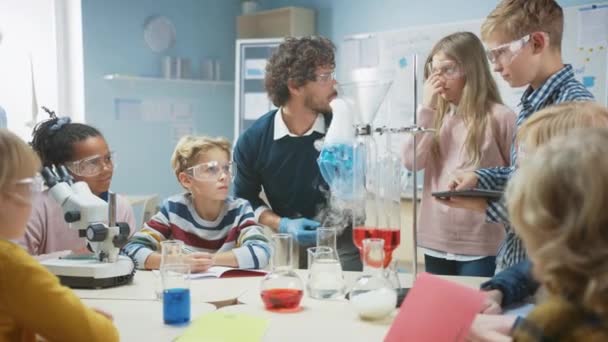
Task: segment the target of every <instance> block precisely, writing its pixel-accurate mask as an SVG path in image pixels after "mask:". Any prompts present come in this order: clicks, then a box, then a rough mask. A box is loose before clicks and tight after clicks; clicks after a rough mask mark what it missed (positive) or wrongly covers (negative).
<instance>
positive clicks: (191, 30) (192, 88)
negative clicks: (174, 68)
mask: <svg viewBox="0 0 608 342" xmlns="http://www.w3.org/2000/svg"><path fill="white" fill-rule="evenodd" d="M259 2H260V9H271V8H277V7H283V6H301V7H309V8H313V9H315V10H316V11H317V31H318V33H319V34H321V35H324V36H327V37H329V38H331V39H332V40H334V41H335V42H336V43H337V44H338V48H339V47H340V43H341V40H342V37H344V36H345V35H348V34H353V33H359V32H373V31H382V30H390V29H398V28H403V27H407V26H419V25H429V24H437V23H445V22H454V21H462V20H470V19H477V18H482V17H484V16H485V15H487V13H488V12H489V11H491V10H492V9H493V8H494V7H495V5H496V4H497V2H498V1H489V0H472V1H466V2H464V1H451V0H425V1H412V0H407V1H406V0H383V1H378V0H377V1H372V0H260V1H259ZM593 2H595V1H589V0H568V1H566V0H563V1H559V3H560V4H561V5H562V6H575V5H582V4H589V3H593ZM82 14H83V31H84V32H83V37H84V70H85V100H86V121H87V122H88V123H91V124H93V125H95V126H97V127H99V128H100V129H101V130H102V131H103V133H104V134H105V135H106V138H107V139H108V141H109V142H110V144H111V147H112V148H113V149H114V150H116V151H117V152H118V162H119V167H118V169H117V171H116V174H115V178H114V181H113V188H114V189H115V190H116V191H119V192H124V193H129V194H149V193H159V194H161V196H167V195H169V194H171V193H175V192H176V191H179V186H178V184H177V182H176V181H175V177H174V175H173V173H172V172H171V169H170V165H169V158H170V155H171V152H172V150H173V147H174V140H173V139H172V137H171V131H170V127H168V126H169V125H168V124H167V123H166V122H164V123H163V122H136V121H118V120H116V118H115V115H114V99H115V98H136V99H146V98H147V99H150V98H153V99H161V100H162V99H165V100H167V101H173V100H175V99H178V100H183V101H188V102H190V103H192V105H193V106H194V108H195V110H194V112H195V116H196V119H195V125H194V126H195V127H194V128H195V132H196V133H200V134H208V135H222V136H226V137H228V138H232V130H233V111H234V109H233V101H234V100H233V99H234V91H233V89H234V88H233V87H232V86H230V85H229V86H215V87H213V86H205V85H192V84H179V83H171V82H143V83H142V82H120V81H106V80H104V79H103V75H105V74H111V73H122V74H133V75H145V76H158V75H160V66H161V59H162V55H160V54H157V53H154V52H152V51H151V50H149V49H148V48H147V47H146V46H145V43H144V41H143V23H144V20H145V19H146V18H147V17H148V16H150V15H154V14H160V15H164V16H166V17H168V18H169V19H171V20H172V21H173V23H174V25H175V27H176V31H177V42H176V44H175V46H174V47H173V48H171V49H169V51H167V52H166V53H164V54H168V55H173V56H182V57H188V58H190V59H191V61H192V63H193V68H194V72H195V73H196V72H197V71H198V66H199V62H198V61H199V60H200V58H201V57H203V56H217V57H219V58H220V60H221V63H222V72H223V77H222V78H223V79H224V80H228V81H233V80H234V59H235V58H234V42H235V39H236V28H235V26H236V19H235V17H236V16H237V15H239V14H240V1H238V0H128V1H125V0H82ZM164 54H163V55H164Z"/></svg>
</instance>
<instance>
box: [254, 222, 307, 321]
mask: <svg viewBox="0 0 608 342" xmlns="http://www.w3.org/2000/svg"><path fill="white" fill-rule="evenodd" d="M272 245H273V254H272V260H271V262H272V272H270V273H268V274H267V275H266V276H265V277H264V279H263V280H262V283H261V286H260V287H261V293H260V295H261V296H262V301H263V302H264V305H265V307H266V309H267V310H271V311H277V312H293V311H298V310H299V309H300V301H301V300H302V296H303V295H304V291H303V290H304V284H303V283H302V280H301V279H300V277H299V276H298V275H297V274H296V272H294V270H293V268H292V264H291V256H292V249H293V240H292V237H291V235H290V234H274V235H272Z"/></svg>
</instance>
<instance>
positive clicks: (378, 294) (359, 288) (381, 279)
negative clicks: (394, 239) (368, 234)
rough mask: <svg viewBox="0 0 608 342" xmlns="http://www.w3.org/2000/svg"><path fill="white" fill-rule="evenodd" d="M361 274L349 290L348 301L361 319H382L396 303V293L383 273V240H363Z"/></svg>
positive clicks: (393, 308) (391, 310)
mask: <svg viewBox="0 0 608 342" xmlns="http://www.w3.org/2000/svg"><path fill="white" fill-rule="evenodd" d="M362 258H363V263H364V266H363V273H364V274H363V275H362V276H361V277H359V279H357V281H356V282H355V285H354V286H353V287H352V289H351V291H350V302H351V304H352V306H353V307H354V308H355V310H356V311H357V314H358V315H359V317H360V318H361V319H365V320H376V319H382V318H384V317H386V316H388V315H389V314H391V312H393V310H395V306H396V305H397V293H396V291H395V289H394V287H393V284H391V282H389V281H388V280H387V279H386V277H385V275H384V267H383V265H384V240H382V239H364V240H363V253H362Z"/></svg>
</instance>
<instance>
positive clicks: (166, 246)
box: [160, 240, 184, 269]
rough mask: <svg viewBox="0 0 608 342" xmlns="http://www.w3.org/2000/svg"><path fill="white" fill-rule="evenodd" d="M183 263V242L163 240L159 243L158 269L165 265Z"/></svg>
mask: <svg viewBox="0 0 608 342" xmlns="http://www.w3.org/2000/svg"><path fill="white" fill-rule="evenodd" d="M183 263H184V242H183V241H181V240H165V241H162V242H161V243H160V268H161V269H162V268H163V266H165V265H179V264H183Z"/></svg>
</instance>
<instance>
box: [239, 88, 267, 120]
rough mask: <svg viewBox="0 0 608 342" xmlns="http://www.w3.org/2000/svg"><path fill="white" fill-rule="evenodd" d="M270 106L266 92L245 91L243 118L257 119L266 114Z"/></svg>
mask: <svg viewBox="0 0 608 342" xmlns="http://www.w3.org/2000/svg"><path fill="white" fill-rule="evenodd" d="M270 107H271V103H270V100H268V95H266V93H245V101H244V104H243V108H244V111H245V115H244V119H245V120H257V119H258V118H260V117H261V116H262V115H264V114H266V113H267V112H268V111H269V110H270Z"/></svg>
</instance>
